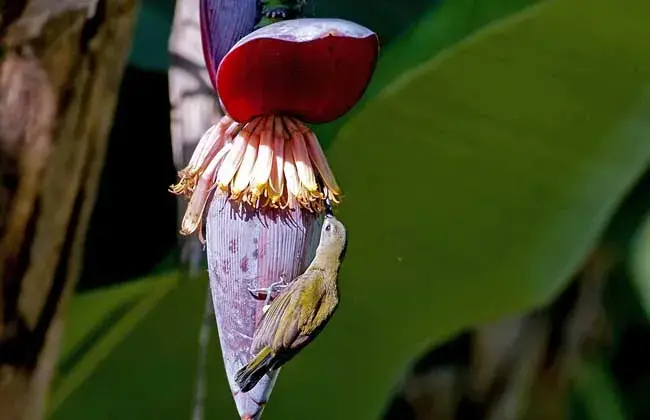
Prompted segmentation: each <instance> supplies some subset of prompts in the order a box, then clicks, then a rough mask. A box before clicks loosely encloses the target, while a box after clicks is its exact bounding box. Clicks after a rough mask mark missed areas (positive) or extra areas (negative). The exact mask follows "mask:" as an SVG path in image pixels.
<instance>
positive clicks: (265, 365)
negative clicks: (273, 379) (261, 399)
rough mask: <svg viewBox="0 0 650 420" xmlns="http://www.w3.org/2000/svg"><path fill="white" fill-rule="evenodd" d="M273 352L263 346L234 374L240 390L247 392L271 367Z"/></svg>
mask: <svg viewBox="0 0 650 420" xmlns="http://www.w3.org/2000/svg"><path fill="white" fill-rule="evenodd" d="M273 361H274V357H273V352H272V351H271V349H270V348H269V347H264V348H263V349H262V351H260V352H259V353H258V354H257V355H256V356H255V357H254V358H253V360H251V361H250V362H248V364H247V365H246V366H244V367H242V368H241V369H239V371H237V373H236V374H235V382H236V383H237V386H238V387H239V389H241V391H242V392H248V391H250V390H251V389H253V388H254V387H255V385H257V383H258V382H259V381H260V379H262V376H264V375H265V374H266V373H267V372H268V371H269V370H271V369H272V368H273Z"/></svg>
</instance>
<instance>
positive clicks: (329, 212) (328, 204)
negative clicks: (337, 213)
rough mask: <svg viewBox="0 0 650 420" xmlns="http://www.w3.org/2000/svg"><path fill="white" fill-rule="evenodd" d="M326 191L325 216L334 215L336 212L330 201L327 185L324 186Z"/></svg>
mask: <svg viewBox="0 0 650 420" xmlns="http://www.w3.org/2000/svg"><path fill="white" fill-rule="evenodd" d="M323 190H324V192H325V197H326V198H325V216H326V217H327V216H334V212H333V211H332V203H331V202H330V200H329V198H327V187H324V188H323Z"/></svg>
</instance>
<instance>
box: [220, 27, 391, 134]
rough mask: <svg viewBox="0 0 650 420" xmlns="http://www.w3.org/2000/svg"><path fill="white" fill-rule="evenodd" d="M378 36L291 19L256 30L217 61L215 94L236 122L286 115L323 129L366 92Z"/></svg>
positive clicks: (363, 28) (351, 28) (363, 29)
mask: <svg viewBox="0 0 650 420" xmlns="http://www.w3.org/2000/svg"><path fill="white" fill-rule="evenodd" d="M378 52H379V40H378V37H377V35H376V34H375V33H374V32H372V31H370V30H369V29H367V28H365V27H363V26H361V25H358V24H356V23H353V22H349V21H346V20H341V19H295V20H288V21H283V22H278V23H274V24H272V25H269V26H266V27H263V28H261V29H258V30H257V31H255V32H253V33H251V34H249V35H247V36H246V37H244V38H242V39H241V40H240V41H239V42H237V43H236V44H235V45H234V46H233V47H232V48H231V49H230V51H229V52H228V53H227V54H226V56H225V57H224V58H223V60H222V61H221V64H220V65H219V68H218V71H217V89H218V93H219V96H220V98H221V102H222V105H223V107H224V108H225V111H226V112H227V113H228V114H229V115H230V116H231V117H232V118H233V119H234V120H235V121H237V122H246V121H249V120H251V119H252V118H254V117H256V116H259V115H289V116H293V117H296V118H298V119H300V120H302V121H304V122H309V123H325V122H329V121H332V120H335V119H337V118H339V117H340V116H342V115H343V114H345V113H346V112H347V111H349V110H350V109H351V108H352V107H353V106H354V105H355V104H356V103H357V101H358V100H359V99H360V98H361V96H362V95H363V93H364V91H365V90H366V88H367V86H368V83H369V82H370V78H371V76H372V74H373V71H374V69H375V65H376V62H377V55H378Z"/></svg>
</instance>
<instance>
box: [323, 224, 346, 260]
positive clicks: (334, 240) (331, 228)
mask: <svg viewBox="0 0 650 420" xmlns="http://www.w3.org/2000/svg"><path fill="white" fill-rule="evenodd" d="M346 244H347V234H346V230H345V226H344V225H343V223H341V221H340V220H339V219H337V218H336V217H335V216H334V215H333V214H331V213H328V214H326V215H325V220H324V221H323V227H322V228H321V235H320V245H319V246H320V247H325V248H329V249H331V250H332V253H336V255H337V256H340V255H341V254H343V251H344V250H345V246H346Z"/></svg>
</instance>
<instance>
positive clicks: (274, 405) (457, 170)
mask: <svg viewBox="0 0 650 420" xmlns="http://www.w3.org/2000/svg"><path fill="white" fill-rule="evenodd" d="M649 15H650V3H648V2H646V1H645V0H630V1H627V2H625V3H620V2H615V1H614V0H590V1H587V0H563V1H549V2H544V3H542V4H541V5H539V6H536V7H533V8H530V9H528V10H526V11H525V12H524V13H522V14H521V15H518V16H516V17H514V18H512V19H509V20H508V21H506V22H502V23H500V24H498V25H495V26H493V27H491V28H489V29H488V30H485V31H483V32H482V33H480V34H478V35H477V36H476V37H474V38H472V39H470V40H468V41H467V42H463V43H462V44H461V45H459V46H457V47H456V48H454V49H453V50H452V51H449V52H448V53H446V54H444V56H440V57H436V58H434V59H433V60H431V61H428V62H427V63H425V64H424V65H422V66H421V67H420V68H418V69H416V70H414V71H412V72H410V73H408V74H405V75H404V76H403V77H402V78H401V79H400V80H398V81H397V82H395V83H394V84H392V85H391V86H389V87H388V88H387V89H386V90H385V91H383V92H382V93H381V94H380V95H379V96H377V97H376V98H375V99H374V100H372V101H371V102H370V103H368V105H367V106H366V107H365V108H364V109H363V110H362V111H361V112H360V113H359V114H358V115H357V116H356V117H355V118H353V119H352V120H350V121H349V123H348V124H347V125H346V126H345V127H344V129H343V130H342V131H341V132H340V134H339V137H338V138H337V139H336V141H335V142H334V143H333V146H332V147H331V148H330V149H329V157H330V163H331V164H332V166H333V169H334V170H335V172H336V174H337V177H338V178H339V180H340V183H341V185H342V186H343V187H344V189H345V193H346V199H345V202H344V204H343V206H341V210H340V216H341V217H342V219H343V220H344V221H345V222H346V224H347V226H348V228H349V231H350V248H349V252H348V258H347V261H346V262H345V264H344V266H343V269H342V272H341V287H342V302H341V307H340V309H339V312H338V313H337V315H336V316H335V318H334V320H333V321H332V323H331V324H330V326H329V327H328V328H327V329H326V330H325V331H324V332H323V334H322V336H321V337H320V338H319V339H318V340H317V343H315V344H314V345H313V346H311V347H310V348H309V349H307V350H305V351H304V352H303V353H302V354H300V355H299V356H298V357H297V358H296V359H295V360H294V361H292V362H291V363H290V364H289V365H287V366H286V367H285V368H284V370H283V376H282V379H281V380H279V381H278V384H277V388H276V392H275V393H274V398H273V400H272V402H271V403H270V404H269V407H268V409H267V411H266V412H265V418H267V419H269V420H272V419H275V418H278V419H279V418H287V417H292V416H295V415H297V414H300V415H308V416H309V417H310V418H313V419H333V418H342V419H343V418H354V419H373V418H377V415H378V414H379V413H380V411H381V409H382V407H383V405H384V402H385V398H386V396H387V395H388V393H389V392H390V390H391V386H392V384H393V383H394V382H395V381H396V380H397V379H398V378H399V373H400V371H401V369H402V368H403V367H404V366H405V364H406V363H407V362H408V360H409V358H410V357H412V356H414V355H415V354H417V353H418V352H420V351H422V350H423V348H424V347H425V346H428V345H431V344H434V343H436V342H439V341H440V340H441V339H442V338H444V337H445V336H447V335H448V334H450V333H452V332H454V331H457V330H458V329H459V328H461V327H463V326H466V325H469V324H473V323H476V322H483V321H487V320H491V319H494V318H496V317H500V316H504V315H507V314H511V313H513V312H516V311H521V310H524V309H528V308H530V307H531V306H534V305H537V304H540V303H542V302H545V301H546V300H547V299H548V298H549V297H551V296H552V295H553V294H554V293H556V292H557V291H558V290H559V289H560V288H561V287H562V286H563V285H564V283H565V280H566V279H567V278H568V277H569V275H570V274H571V273H572V272H573V271H574V270H575V269H576V267H577V266H578V264H579V263H580V262H581V260H582V259H583V258H584V257H585V255H586V253H587V251H588V250H589V249H590V248H591V246H592V245H593V243H594V241H595V239H596V238H597V237H598V235H599V234H600V233H601V231H602V227H603V226H604V225H605V224H606V223H607V221H608V219H609V216H610V215H611V213H612V212H613V210H614V209H615V208H616V205H617V203H618V201H619V200H620V198H621V196H622V195H623V193H624V192H625V191H626V189H627V188H628V187H629V186H630V184H631V183H633V182H634V180H635V179H636V178H637V177H638V175H639V174H640V172H641V171H642V170H643V169H644V168H645V167H646V165H647V164H648V161H649V159H650V141H648V138H649V137H650V93H649V91H648V87H649V85H648V83H649V82H650V44H649V43H648V42H647V40H648V35H650V29H647V28H648V25H647V16H649Z"/></svg>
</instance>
